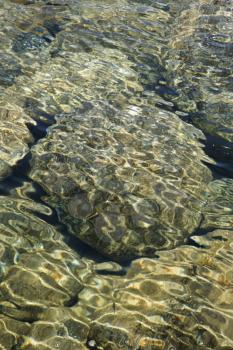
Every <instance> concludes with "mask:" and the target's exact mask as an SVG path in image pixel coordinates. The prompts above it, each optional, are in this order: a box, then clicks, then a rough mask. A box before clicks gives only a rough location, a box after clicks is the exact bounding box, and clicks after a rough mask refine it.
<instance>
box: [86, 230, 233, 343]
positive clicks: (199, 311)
mask: <svg viewBox="0 0 233 350" xmlns="http://www.w3.org/2000/svg"><path fill="white" fill-rule="evenodd" d="M220 237H222V240H220V239H219V238H220ZM198 238H199V240H198V241H199V243H202V241H203V244H204V245H206V248H199V249H198V248H194V247H191V246H181V247H178V248H176V249H174V250H171V251H164V252H160V253H159V259H138V260H135V261H134V262H133V263H132V265H131V266H130V268H129V270H128V273H127V275H126V276H125V277H121V279H120V280H119V281H116V282H115V284H114V289H113V291H112V298H113V300H114V302H115V306H114V308H113V307H112V305H111V304H109V305H108V306H104V308H103V309H102V310H101V309H99V310H97V311H96V313H95V314H94V320H93V322H92V323H91V324H90V332H89V335H88V339H89V340H90V341H91V340H92V341H94V342H95V343H96V347H97V349H98V348H101V347H102V348H110V349H138V350H139V349H167V348H170V347H172V348H174V349H177V350H178V349H187V348H188V349H198V350H204V349H230V348H231V347H232V344H233V338H232V334H231V328H232V320H231V312H232V297H231V292H232V282H231V280H232V276H233V275H232V265H231V264H230V265H229V259H230V260H232V254H230V250H229V249H230V247H231V245H232V232H231V231H222V230H216V231H214V232H211V233H209V234H208V235H207V237H203V238H202V237H198ZM194 239H195V237H194ZM207 245H208V248H207Z"/></svg>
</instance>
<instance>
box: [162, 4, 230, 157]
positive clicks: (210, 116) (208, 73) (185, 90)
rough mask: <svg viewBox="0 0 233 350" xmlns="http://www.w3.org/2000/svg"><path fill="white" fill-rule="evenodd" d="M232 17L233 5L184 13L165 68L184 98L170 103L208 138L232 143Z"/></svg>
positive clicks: (191, 6) (208, 6)
mask: <svg viewBox="0 0 233 350" xmlns="http://www.w3.org/2000/svg"><path fill="white" fill-rule="evenodd" d="M231 14H232V5H231V4H230V2H228V1H210V2H208V3H207V2H203V1H197V2H196V4H195V5H194V4H191V3H190V4H189V6H188V7H186V8H185V9H184V10H183V11H180V15H179V16H177V18H176V20H175V21H174V26H175V27H176V29H175V31H174V33H175V36H171V38H170V45H169V46H170V49H169V46H168V50H167V53H166V55H165V62H166V63H165V67H166V72H167V79H168V80H171V81H172V80H173V83H172V86H173V87H174V88H175V89H176V91H177V92H178V95H177V96H172V97H171V98H170V99H171V100H172V101H173V102H174V103H176V105H177V106H178V107H179V108H180V109H182V110H183V111H186V112H190V116H189V118H190V119H191V120H192V122H193V123H194V124H195V125H196V126H197V127H199V128H200V129H202V130H203V131H204V132H205V133H208V134H210V135H214V136H217V137H219V138H220V139H223V140H225V141H230V142H231V143H232V141H233V136H232V135H233V122H232V118H231V111H232V107H233V105H232V101H233V99H232V96H233V95H232V69H233V66H232V55H233V42H232V26H233V20H232V16H231ZM225 148H226V147H224V144H223V147H222V152H224V151H226V150H225ZM230 148H231V149H232V145H230Z"/></svg>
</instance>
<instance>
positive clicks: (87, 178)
mask: <svg viewBox="0 0 233 350" xmlns="http://www.w3.org/2000/svg"><path fill="white" fill-rule="evenodd" d="M145 103H146V100H145ZM168 118H169V124H168V123H167V119H168ZM198 137H202V134H201V133H199V132H198V130H196V129H195V128H193V127H192V126H190V125H187V124H185V123H183V122H182V121H180V120H179V119H178V118H177V117H176V116H175V115H174V114H172V113H170V114H169V113H168V112H167V113H164V112H161V111H159V110H157V109H155V108H154V109H153V108H152V106H151V107H150V108H148V109H147V108H145V109H143V108H139V107H136V106H128V109H125V110H124V111H122V112H118V113H116V114H115V115H112V116H111V115H108V116H107V115H106V116H105V115H103V113H102V111H101V110H99V111H98V110H97V111H96V113H95V114H94V113H93V112H92V111H90V112H89V113H87V114H84V115H82V114H77V115H65V116H63V117H59V119H58V121H57V125H56V126H54V127H51V128H50V131H49V133H48V136H47V137H46V138H45V139H43V140H41V142H39V143H38V144H37V145H36V146H35V147H33V149H32V156H33V157H32V162H31V166H32V170H31V172H30V176H31V178H32V179H33V180H34V181H36V182H38V183H39V184H40V185H41V186H43V188H44V189H45V190H46V192H47V193H48V194H49V197H48V198H47V200H48V202H49V203H50V204H52V205H53V206H55V207H56V208H58V210H59V213H60V218H61V220H62V221H63V222H65V223H66V224H67V225H68V226H69V227H70V229H71V231H72V232H73V233H74V234H75V235H77V236H78V237H79V238H81V239H82V240H83V241H84V242H86V243H88V244H89V245H91V246H92V247H94V248H95V249H97V250H98V251H100V252H101V253H103V254H105V255H108V256H110V257H111V258H113V259H116V260H127V259H131V258H133V257H135V256H138V255H150V256H151V255H154V254H155V252H156V250H157V249H164V248H167V249H169V248H171V247H174V246H176V245H177V244H180V243H181V242H183V241H184V240H185V239H186V238H187V237H188V236H189V235H191V233H192V232H193V231H194V230H195V228H197V227H198V225H199V223H200V219H201V210H202V206H203V205H204V203H205V187H206V184H207V183H208V182H209V181H210V180H211V176H210V173H209V171H208V169H207V168H206V167H205V166H204V165H203V164H202V163H201V160H202V159H204V158H205V156H204V153H203V151H202V148H201V145H200V143H199V141H198Z"/></svg>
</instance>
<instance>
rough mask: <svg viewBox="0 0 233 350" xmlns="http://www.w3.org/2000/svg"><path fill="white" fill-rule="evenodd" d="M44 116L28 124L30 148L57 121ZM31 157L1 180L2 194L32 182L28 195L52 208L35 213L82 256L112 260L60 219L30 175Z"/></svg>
mask: <svg viewBox="0 0 233 350" xmlns="http://www.w3.org/2000/svg"><path fill="white" fill-rule="evenodd" d="M43 117H44V118H46V117H47V122H45V121H42V120H40V119H38V120H37V121H36V122H37V123H36V125H32V124H28V125H27V126H28V129H29V131H30V132H31V134H32V136H33V142H32V143H30V144H29V147H30V149H31V148H32V147H33V146H34V145H36V144H37V143H38V141H39V140H41V139H42V138H44V137H45V136H46V135H47V130H48V127H49V126H51V125H52V124H53V123H55V116H51V115H47V114H46V113H43ZM31 159H32V154H31V151H30V150H29V152H28V153H27V154H26V155H25V156H24V157H23V158H22V159H21V160H19V161H18V162H17V163H16V164H15V165H14V166H13V167H12V169H11V173H10V175H9V176H7V177H6V178H4V179H3V180H2V181H0V195H1V196H10V195H11V192H12V191H14V190H16V189H17V188H20V187H21V186H23V184H25V183H30V184H32V187H33V190H34V191H33V192H27V197H28V198H29V199H31V200H33V201H35V202H37V203H40V204H42V205H45V206H47V207H48V208H50V210H51V214H50V215H46V214H42V213H39V212H37V211H33V214H34V215H36V216H37V217H38V218H40V219H41V220H43V221H45V222H47V223H48V224H50V225H52V226H53V227H55V228H56V229H58V231H59V232H60V233H61V234H62V235H63V237H64V241H65V243H66V244H67V245H68V246H69V247H70V248H72V249H73V250H74V251H76V252H77V253H78V254H79V255H80V256H84V257H86V258H91V259H93V260H94V261H95V262H105V261H111V259H110V258H107V257H106V256H104V255H101V254H100V253H98V252H97V251H96V250H94V249H93V248H91V247H90V246H89V245H87V244H85V243H84V242H82V241H81V240H80V239H79V238H78V237H76V236H74V235H73V234H72V232H70V231H69V229H68V227H67V226H66V225H65V224H63V223H62V222H61V221H60V220H59V216H58V213H57V211H56V210H55V209H54V208H52V207H51V206H50V205H48V203H47V202H46V201H45V200H44V198H45V197H46V196H47V193H46V192H45V191H44V189H43V188H42V186H40V185H39V184H38V183H36V182H34V181H33V180H31V179H30V178H29V177H28V173H29V172H30V169H31V165H30V162H31Z"/></svg>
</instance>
